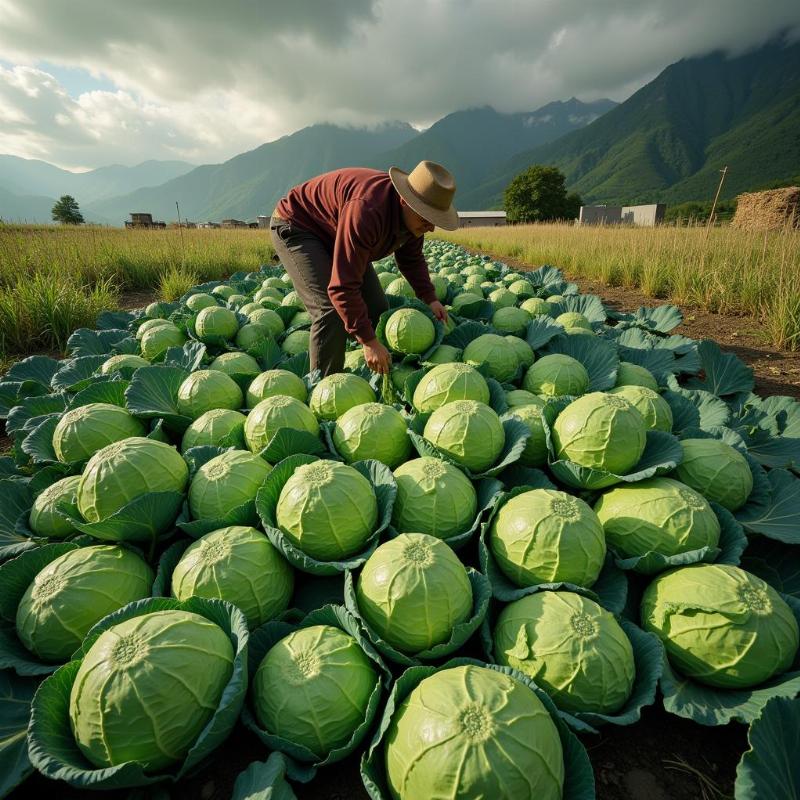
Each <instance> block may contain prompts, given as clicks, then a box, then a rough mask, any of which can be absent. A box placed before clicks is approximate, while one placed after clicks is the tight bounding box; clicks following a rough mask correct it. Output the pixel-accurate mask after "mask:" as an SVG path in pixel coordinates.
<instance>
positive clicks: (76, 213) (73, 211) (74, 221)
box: [51, 194, 84, 225]
mask: <svg viewBox="0 0 800 800" xmlns="http://www.w3.org/2000/svg"><path fill="white" fill-rule="evenodd" d="M51 213H52V215H53V222H63V223H64V225H81V224H83V221H84V219H83V214H81V210H80V208H79V207H78V201H77V200H76V199H75V198H74V197H73V196H72V195H71V194H62V195H61V197H59V198H58V202H57V203H56V204H55V205H54V206H53V210H52V212H51Z"/></svg>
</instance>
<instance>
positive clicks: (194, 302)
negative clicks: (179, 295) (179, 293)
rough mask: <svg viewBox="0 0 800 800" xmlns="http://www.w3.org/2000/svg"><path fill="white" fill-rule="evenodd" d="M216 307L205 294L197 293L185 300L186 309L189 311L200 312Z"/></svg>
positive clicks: (215, 303) (210, 297)
mask: <svg viewBox="0 0 800 800" xmlns="http://www.w3.org/2000/svg"><path fill="white" fill-rule="evenodd" d="M215 305H217V301H216V300H215V299H214V298H213V297H212V296H211V295H210V294H205V292H198V293H197V294H193V295H191V296H190V297H187V298H186V307H187V308H188V309H189V311H202V310H203V309H204V308H210V307H211V306H215Z"/></svg>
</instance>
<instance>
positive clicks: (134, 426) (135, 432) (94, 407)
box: [53, 403, 147, 464]
mask: <svg viewBox="0 0 800 800" xmlns="http://www.w3.org/2000/svg"><path fill="white" fill-rule="evenodd" d="M146 432H147V431H146V430H145V427H144V425H143V424H142V423H141V422H140V421H139V420H138V419H136V418H135V417H133V416H131V415H130V414H129V413H128V412H127V411H126V410H125V409H124V408H120V406H115V405H113V404H111V403H89V404H87V405H85V406H78V407H77V408H73V409H72V410H71V411H67V412H66V413H65V414H64V415H63V416H62V417H61V419H59V421H58V424H57V425H56V429H55V431H53V450H55V453H56V456H57V457H58V460H59V461H63V462H65V463H67V464H69V463H72V462H75V461H87V460H88V459H89V458H91V457H92V456H93V455H94V454H95V453H96V452H97V451H98V450H99V449H100V448H101V447H105V446H106V445H107V444H111V443H112V442H118V441H120V440H121V439H127V438H128V437H130V436H144V435H145V433H146Z"/></svg>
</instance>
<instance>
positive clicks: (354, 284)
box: [328, 199, 378, 344]
mask: <svg viewBox="0 0 800 800" xmlns="http://www.w3.org/2000/svg"><path fill="white" fill-rule="evenodd" d="M377 236H378V230H377V221H376V220H375V219H374V215H372V214H370V213H369V212H368V210H367V209H366V208H365V206H364V201H363V200H360V199H357V200H350V201H348V202H347V203H345V204H344V205H343V206H342V209H341V211H340V213H339V220H338V223H337V226H336V238H335V240H334V243H333V265H332V269H331V279H330V282H329V283H328V297H329V298H330V300H331V303H333V307H334V308H335V309H336V311H337V313H338V314H339V316H340V317H341V318H342V322H343V323H344V328H345V330H346V331H347V332H348V333H349V334H350V335H351V336H355V338H356V339H357V340H358V341H359V342H361V344H364V342H369V341H371V340H372V339H374V338H375V330H374V329H373V327H372V323H371V322H370V320H369V313H368V312H367V304H366V303H365V302H364V298H363V297H362V295H361V286H362V284H363V282H364V273H365V272H366V269H367V266H368V265H369V263H370V253H371V252H372V249H373V247H374V246H375V242H376V239H377Z"/></svg>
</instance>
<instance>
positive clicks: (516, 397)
mask: <svg viewBox="0 0 800 800" xmlns="http://www.w3.org/2000/svg"><path fill="white" fill-rule="evenodd" d="M506 403H508V407H509V408H511V409H514V408H517V406H540V407H543V406H544V401H543V400H542V399H541V398H540V397H539V396H538V395H535V394H531V393H530V392H529V391H526V390H525V389H509V390H508V391H507V392H506Z"/></svg>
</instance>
